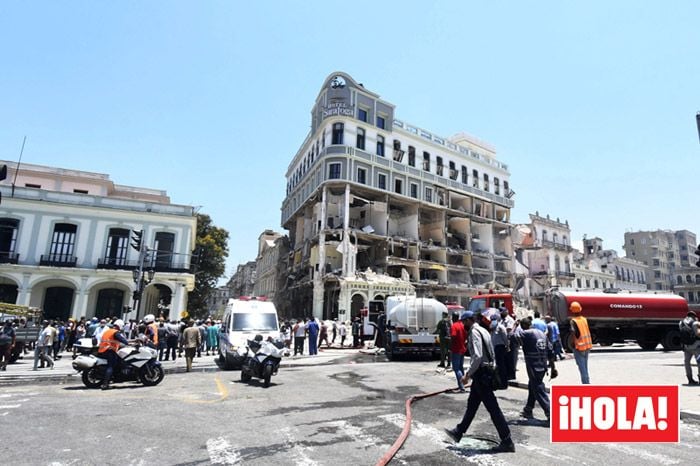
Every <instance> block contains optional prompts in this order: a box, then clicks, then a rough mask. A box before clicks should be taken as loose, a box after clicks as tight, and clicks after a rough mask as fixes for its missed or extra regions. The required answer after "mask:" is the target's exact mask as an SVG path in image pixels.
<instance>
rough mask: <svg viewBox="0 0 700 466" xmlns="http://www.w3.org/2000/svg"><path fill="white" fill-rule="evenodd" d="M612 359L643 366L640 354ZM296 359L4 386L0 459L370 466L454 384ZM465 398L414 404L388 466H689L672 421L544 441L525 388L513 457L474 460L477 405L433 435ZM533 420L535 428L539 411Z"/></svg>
mask: <svg viewBox="0 0 700 466" xmlns="http://www.w3.org/2000/svg"><path fill="white" fill-rule="evenodd" d="M623 350H624V349H623ZM601 354H602V353H601ZM608 354H609V353H608ZM623 354H624V358H627V359H629V360H633V361H643V358H644V357H645V355H648V354H649V353H645V352H641V351H633V352H625V353H621V355H623ZM654 355H655V357H664V358H666V359H668V360H669V362H670V361H675V360H676V359H677V358H678V353H669V354H667V353H662V352H658V353H654ZM306 360H308V361H309V364H308V365H299V366H292V367H283V368H282V369H280V372H279V374H278V375H277V376H275V377H273V383H272V385H271V386H270V387H269V388H267V389H265V388H263V387H262V384H261V383H259V381H257V380H256V379H253V381H252V382H251V383H249V384H247V383H241V382H240V380H239V373H238V372H236V371H232V372H222V371H218V370H212V371H209V372H197V373H177V374H168V375H167V376H166V378H165V380H164V381H163V383H162V384H160V385H158V386H156V387H152V388H146V387H143V386H141V385H139V384H134V383H123V384H116V385H115V386H114V387H115V388H114V389H113V390H110V391H106V392H103V391H100V390H87V389H85V388H84V387H83V385H82V384H80V383H79V381H78V380H75V381H73V382H71V383H70V384H32V385H28V384H27V385H15V386H9V387H3V391H2V394H0V426H1V427H2V432H3V446H4V450H5V454H4V455H3V463H4V464H32V465H34V464H37V465H41V464H46V465H48V464H51V465H57V466H58V465H84V464H85V465H87V464H120V465H125V464H128V465H159V464H179V465H190V464H191V465H195V464H251V465H270V464H295V465H326V464H335V465H372V464H375V463H376V462H377V461H378V460H379V458H381V457H382V455H384V453H385V452H386V451H387V450H388V449H389V448H390V446H391V445H392V444H393V443H394V441H395V440H396V438H397V437H398V436H399V434H400V432H401V429H402V428H403V425H404V421H405V409H404V404H405V401H406V399H407V398H408V397H409V396H411V395H413V394H418V393H427V392H434V391H439V390H442V389H445V388H449V387H452V386H453V385H454V378H453V375H452V373H449V372H448V373H444V372H441V371H437V370H436V368H435V366H436V363H435V362H434V361H411V362H385V359H384V358H383V357H382V356H372V355H365V354H352V355H348V356H347V357H342V358H340V359H337V360H335V361H334V362H332V363H327V362H325V363H322V364H313V358H306ZM560 366H561V368H562V371H563V372H570V371H571V370H572V367H573V369H574V370H575V367H574V366H573V361H565V362H564V363H562V364H561V365H560ZM678 369H680V370H681V371H682V368H678ZM679 375H682V373H681V374H679ZM467 396H468V394H441V395H437V396H434V397H431V398H427V399H424V400H420V401H417V402H415V403H414V404H413V407H412V412H413V424H412V429H411V433H410V436H409V438H408V440H407V441H406V443H405V444H404V446H403V448H402V449H401V450H400V451H399V453H398V454H397V455H396V457H395V458H394V459H393V460H392V462H391V464H405V465H428V464H429V465H438V464H444V465H451V464H463V463H464V462H469V463H475V464H488V465H494V464H537V465H542V464H562V463H564V462H566V463H570V464H573V463H579V464H591V465H592V464H665V465H670V464H691V463H692V462H695V461H696V457H697V452H698V450H697V449H698V440H699V439H700V427H699V426H698V425H697V424H693V423H687V422H682V424H681V443H680V444H679V445H675V444H670V445H665V444H653V445H651V444H647V445H630V444H621V445H615V444H602V445H600V444H594V445H593V444H592V445H586V444H565V445H561V444H557V445H554V444H551V443H550V442H549V428H548V427H546V425H545V424H544V423H543V422H542V421H541V420H530V421H528V420H525V419H524V418H521V417H520V416H519V412H520V411H521V410H522V407H523V405H524V402H525V398H526V396H527V391H526V390H523V389H520V388H514V387H511V388H509V389H508V390H507V391H501V392H498V398H499V402H500V404H501V407H502V409H503V411H504V414H505V416H506V419H507V420H508V422H509V424H510V427H511V429H512V435H513V440H514V441H515V443H516V448H517V452H516V453H515V454H497V455H493V454H489V453H487V452H485V450H487V449H488V448H490V446H492V445H493V443H492V442H493V441H495V439H496V432H495V428H494V427H493V425H492V424H491V421H490V419H489V418H488V414H487V413H486V411H485V410H484V409H483V408H481V409H480V411H479V413H478V414H477V418H476V420H475V422H474V423H473V425H472V427H471V428H470V430H469V432H468V435H469V436H471V437H472V438H465V439H463V440H462V442H461V443H460V444H459V445H453V444H452V443H451V442H450V441H449V439H448V438H447V436H446V435H445V434H444V433H443V428H444V427H453V426H454V425H455V424H456V423H457V422H458V421H459V419H460V418H461V416H462V413H463V410H464V407H465V403H466V398H467ZM535 416H536V417H538V418H539V419H543V415H542V412H541V410H539V408H536V409H535ZM475 438H478V439H475Z"/></svg>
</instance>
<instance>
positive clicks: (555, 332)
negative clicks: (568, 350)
mask: <svg viewBox="0 0 700 466" xmlns="http://www.w3.org/2000/svg"><path fill="white" fill-rule="evenodd" d="M544 321H545V322H546V323H547V337H548V338H549V341H550V342H551V343H552V350H553V351H554V357H555V358H559V360H564V359H566V358H565V357H564V351H563V350H562V346H561V332H559V324H558V323H557V321H556V320H554V319H553V318H552V316H550V315H546V316H545V318H544Z"/></svg>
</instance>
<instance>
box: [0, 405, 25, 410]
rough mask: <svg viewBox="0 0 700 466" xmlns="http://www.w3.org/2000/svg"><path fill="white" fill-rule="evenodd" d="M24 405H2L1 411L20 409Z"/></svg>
mask: <svg viewBox="0 0 700 466" xmlns="http://www.w3.org/2000/svg"><path fill="white" fill-rule="evenodd" d="M20 406H22V405H0V409H15V408H19V407H20Z"/></svg>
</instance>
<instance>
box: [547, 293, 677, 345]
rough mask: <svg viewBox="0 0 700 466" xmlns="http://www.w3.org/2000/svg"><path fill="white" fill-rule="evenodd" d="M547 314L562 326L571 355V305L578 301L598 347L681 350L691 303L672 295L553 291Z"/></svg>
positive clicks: (549, 296) (549, 299) (563, 338)
mask: <svg viewBox="0 0 700 466" xmlns="http://www.w3.org/2000/svg"><path fill="white" fill-rule="evenodd" d="M544 301H545V309H546V312H545V314H550V315H551V316H552V317H554V318H555V319H556V320H557V322H558V323H559V327H560V329H561V340H562V343H563V346H564V348H566V349H567V350H569V351H571V350H572V348H573V337H572V336H571V335H570V334H569V318H570V317H571V316H572V314H571V313H570V312H569V305H570V304H571V303H572V302H574V301H578V303H579V304H581V307H582V308H583V312H582V314H583V316H584V317H585V318H586V319H587V320H588V326H589V327H590V329H591V336H592V337H593V342H594V343H599V344H601V345H612V344H613V343H619V342H624V341H626V340H633V341H636V342H637V344H638V345H639V346H640V347H642V349H645V350H653V349H655V348H656V346H657V345H658V344H659V343H661V345H662V346H663V348H664V350H667V351H669V350H676V349H680V347H681V341H680V332H679V330H678V321H679V320H681V319H683V318H684V317H685V316H686V314H687V313H688V302H687V301H686V300H685V299H683V298H682V297H680V296H678V295H675V294H671V293H658V294H657V293H653V292H629V291H620V290H606V291H604V292H601V291H576V290H560V289H558V288H552V289H550V290H548V291H547V292H545V300H544Z"/></svg>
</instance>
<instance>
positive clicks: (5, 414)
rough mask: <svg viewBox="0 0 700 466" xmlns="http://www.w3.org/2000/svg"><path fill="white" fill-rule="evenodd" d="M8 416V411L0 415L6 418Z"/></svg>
mask: <svg viewBox="0 0 700 466" xmlns="http://www.w3.org/2000/svg"><path fill="white" fill-rule="evenodd" d="M8 414H10V412H9V411H5V412H4V413H2V415H3V416H7V415H8Z"/></svg>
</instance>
